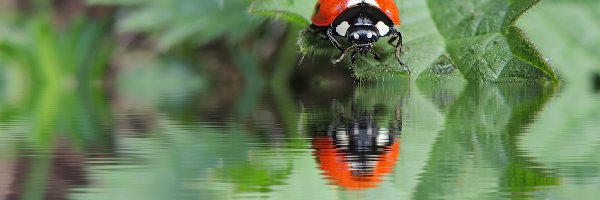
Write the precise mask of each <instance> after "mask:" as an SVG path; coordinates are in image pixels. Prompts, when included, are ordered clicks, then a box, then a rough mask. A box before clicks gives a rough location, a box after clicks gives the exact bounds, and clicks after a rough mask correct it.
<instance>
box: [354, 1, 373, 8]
mask: <svg viewBox="0 0 600 200" xmlns="http://www.w3.org/2000/svg"><path fill="white" fill-rule="evenodd" d="M360 3H366V4H369V5H372V6H375V7H378V8H379V4H378V3H377V1H376V0H350V1H348V7H351V6H354V5H357V4H360Z"/></svg>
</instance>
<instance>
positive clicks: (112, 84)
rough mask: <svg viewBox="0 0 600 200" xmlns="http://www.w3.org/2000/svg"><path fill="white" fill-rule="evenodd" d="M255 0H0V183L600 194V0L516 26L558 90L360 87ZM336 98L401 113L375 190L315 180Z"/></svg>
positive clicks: (117, 188)
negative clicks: (388, 164)
mask: <svg viewBox="0 0 600 200" xmlns="http://www.w3.org/2000/svg"><path fill="white" fill-rule="evenodd" d="M282 1H283V0H282ZM400 2H402V5H411V3H412V2H416V1H410V0H401V1H400ZM252 3H254V2H253V1H251V0H152V1H147V0H86V1H84V0H0V195H3V196H2V197H6V198H8V199H172V198H194V199H197V198H201V199H229V198H244V197H255V198H273V199H281V198H291V197H294V198H296V199H307V198H311V195H313V196H312V197H314V198H317V197H318V198H323V199H353V198H367V197H369V198H370V197H381V198H393V197H398V196H401V197H407V198H411V197H412V198H423V199H430V198H441V197H445V198H448V197H450V198H461V199H462V198H473V199H481V198H494V197H503V198H511V199H523V198H525V199H527V198H551V199H564V198H570V197H573V196H574V195H577V196H578V197H580V198H582V199H593V198H594V197H597V196H598V191H597V189H596V188H598V187H600V173H599V172H600V168H599V167H598V166H600V157H599V156H598V155H600V57H598V56H597V55H600V12H599V11H600V2H598V1H593V0H588V1H586V0H578V1H572V0H570V1H568V0H543V1H541V2H540V4H539V5H538V6H537V7H535V8H533V9H532V10H531V11H530V12H527V13H526V14H525V15H524V16H523V17H522V18H521V19H520V20H518V21H517V25H518V27H520V28H522V29H523V30H524V31H525V32H526V34H527V35H528V36H529V38H530V40H531V42H532V43H533V44H534V45H535V46H537V47H538V48H539V49H540V50H541V52H542V55H544V57H545V58H546V59H547V60H548V62H549V63H550V64H551V66H552V67H554V69H555V70H556V71H557V72H558V74H559V76H560V78H561V82H560V83H559V84H556V85H552V84H549V83H548V84H539V83H467V82H466V81H465V80H464V79H461V78H456V79H455V78H453V76H454V75H455V74H453V75H448V76H444V75H437V76H436V75H435V73H431V74H432V75H431V76H436V77H435V78H434V79H420V80H416V81H415V80H409V79H407V78H402V77H399V78H396V79H397V80H389V79H386V80H384V81H381V80H379V81H373V82H361V83H357V82H356V81H355V80H354V79H353V78H352V76H351V74H352V72H351V71H350V70H349V69H347V68H344V67H341V66H332V65H330V64H329V59H330V57H328V56H302V55H300V54H299V51H300V48H299V47H298V45H297V42H298V36H299V31H301V30H302V29H304V28H305V27H301V26H298V25H296V24H294V23H289V22H287V21H286V20H282V19H280V18H268V17H264V16H259V15H252V14H250V13H248V12H247V11H248V9H249V7H250V6H251V4H252ZM312 4H313V3H311V5H312ZM400 9H401V11H403V8H402V7H401V8H400ZM403 13H404V11H403ZM406 13H410V11H407V12H406ZM414 16H418V15H414V14H413V15H409V16H408V18H404V20H405V22H410V21H411V20H412V21H414V20H415V19H414V18H411V17H414ZM417 25H418V24H417ZM413 27H414V26H413ZM401 30H402V29H401ZM406 30H407V31H409V32H411V30H413V29H411V27H410V26H409V27H408V28H406ZM408 37H410V36H408ZM408 56H410V55H408ZM408 59H410V57H409V58H408ZM440 63H442V62H440ZM440 63H437V64H434V65H432V66H425V67H423V69H424V70H430V71H435V70H436V69H437V68H439V67H440V66H438V65H439V64H440ZM442 67H443V66H442ZM332 102H336V103H335V104H337V103H340V102H341V104H343V105H347V106H348V105H358V107H360V108H362V109H365V110H366V112H367V113H369V114H372V115H375V114H373V113H376V111H375V110H378V109H380V108H383V109H382V110H384V111H385V112H383V114H381V116H378V118H377V122H379V123H381V124H387V123H389V121H390V119H391V116H392V115H393V113H394V110H395V109H397V108H402V110H403V113H404V114H405V116H406V121H405V129H404V133H403V134H405V136H403V139H402V140H403V144H402V151H401V152H403V153H402V156H401V158H400V160H399V161H398V163H397V164H396V168H395V170H394V172H392V174H391V175H389V176H387V177H386V179H385V181H384V182H383V183H382V184H381V187H380V188H377V189H374V190H370V191H366V192H365V193H352V192H348V193H345V192H340V191H338V190H336V189H333V186H331V185H328V184H330V183H328V182H327V181H326V180H325V179H323V178H322V177H320V173H321V172H320V171H318V167H317V163H315V161H314V160H315V159H314V158H313V155H312V151H311V150H310V148H311V147H310V144H311V143H310V141H309V140H310V139H311V137H310V134H311V133H310V131H311V130H314V129H317V130H318V129H320V127H326V126H327V123H328V122H329V121H331V120H332V119H331V114H330V113H331V112H332V107H333V106H332V104H334V103H332ZM348 107H349V106H348ZM377 113H378V112H377ZM448 163H450V164H448ZM482 166H483V167H482ZM523 166H526V167H523ZM444 174H452V175H449V176H444ZM141 183H143V184H141ZM459 183H460V184H459ZM299 194H302V195H299Z"/></svg>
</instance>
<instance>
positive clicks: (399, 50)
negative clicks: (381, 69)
mask: <svg viewBox="0 0 600 200" xmlns="http://www.w3.org/2000/svg"><path fill="white" fill-rule="evenodd" d="M391 31H392V32H391V33H390V35H391V36H392V39H390V41H388V42H389V43H390V44H391V45H392V46H394V47H396V60H398V63H400V65H401V66H403V67H404V68H405V69H406V71H407V72H408V74H410V68H408V66H406V64H404V63H403V62H402V60H400V55H401V53H402V33H400V31H397V30H396V29H392V30H391ZM395 40H398V42H397V43H396V44H395V45H394V44H393V43H394V41H395Z"/></svg>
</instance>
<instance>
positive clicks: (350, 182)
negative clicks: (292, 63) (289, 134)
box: [312, 102, 402, 189]
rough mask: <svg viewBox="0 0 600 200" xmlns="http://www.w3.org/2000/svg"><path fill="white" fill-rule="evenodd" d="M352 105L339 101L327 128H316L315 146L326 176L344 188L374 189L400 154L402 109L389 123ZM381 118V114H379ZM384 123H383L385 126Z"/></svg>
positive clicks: (335, 103) (333, 106)
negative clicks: (346, 106) (347, 108)
mask: <svg viewBox="0 0 600 200" xmlns="http://www.w3.org/2000/svg"><path fill="white" fill-rule="evenodd" d="M357 107H358V106H356V105H352V107H351V108H350V111H346V109H345V108H344V107H343V106H342V105H341V104H340V103H337V102H334V103H333V105H332V113H333V115H334V116H332V121H331V122H330V124H329V126H327V129H325V130H318V128H317V129H316V130H315V134H314V135H313V136H312V148H314V150H315V153H314V155H315V157H316V159H317V161H318V163H319V165H320V169H321V170H323V172H324V173H323V175H324V176H326V179H328V180H330V181H331V184H334V185H338V186H341V187H343V188H344V189H367V188H375V187H377V185H378V183H379V182H381V181H382V176H385V175H387V174H389V173H391V172H392V170H393V169H392V168H393V167H394V165H395V163H396V161H397V159H398V156H399V154H400V138H399V137H400V133H401V131H402V113H401V110H400V109H399V108H397V109H396V110H395V115H394V116H393V118H392V119H389V121H390V122H389V123H388V124H380V123H379V122H378V121H377V120H376V119H377V117H376V116H377V115H378V114H380V113H377V112H376V113H372V114H370V113H368V111H366V110H361V109H359V108H357ZM379 117H381V116H379ZM382 125H383V126H382Z"/></svg>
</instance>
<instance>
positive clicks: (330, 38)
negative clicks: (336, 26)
mask: <svg viewBox="0 0 600 200" xmlns="http://www.w3.org/2000/svg"><path fill="white" fill-rule="evenodd" d="M327 38H329V40H330V41H331V43H333V46H335V48H337V49H338V50H340V52H342V53H343V52H344V48H343V47H342V44H340V42H338V41H337V39H335V37H333V30H332V29H331V28H328V29H327Z"/></svg>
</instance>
